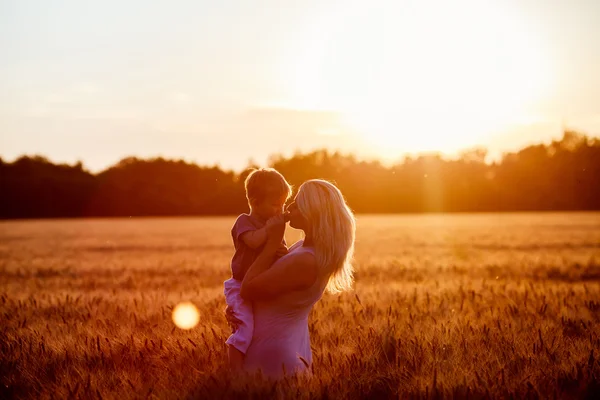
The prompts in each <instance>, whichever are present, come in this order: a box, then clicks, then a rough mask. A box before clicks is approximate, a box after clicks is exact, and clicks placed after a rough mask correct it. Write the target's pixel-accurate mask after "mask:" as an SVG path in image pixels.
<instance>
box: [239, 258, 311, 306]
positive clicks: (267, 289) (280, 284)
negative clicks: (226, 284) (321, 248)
mask: <svg viewBox="0 0 600 400" xmlns="http://www.w3.org/2000/svg"><path fill="white" fill-rule="evenodd" d="M265 250H267V249H266V248H265ZM265 250H263V252H262V253H261V255H260V256H258V258H257V259H256V261H254V263H253V264H252V266H251V267H250V269H249V270H248V272H246V276H245V277H244V280H243V281H242V288H241V293H240V294H241V296H242V298H243V299H244V300H248V301H254V300H268V299H272V298H275V297H278V296H281V295H283V294H286V293H289V292H291V291H293V290H301V289H306V288H309V287H310V286H311V285H312V284H313V283H315V280H316V279H317V262H316V259H315V257H314V255H312V254H310V253H298V254H292V255H290V256H288V257H285V258H282V259H280V260H278V261H277V262H276V263H275V264H273V266H272V267H271V268H269V265H270V261H271V260H272V258H273V253H272V250H270V251H269V252H267V251H265ZM263 255H264V257H263ZM252 269H254V271H253V272H254V273H253V274H252V275H250V276H249V273H250V271H251V270H252Z"/></svg>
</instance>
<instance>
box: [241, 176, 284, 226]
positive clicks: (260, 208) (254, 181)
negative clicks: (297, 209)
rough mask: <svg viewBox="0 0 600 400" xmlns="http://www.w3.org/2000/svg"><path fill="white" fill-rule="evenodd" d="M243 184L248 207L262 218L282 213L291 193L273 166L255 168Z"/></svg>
mask: <svg viewBox="0 0 600 400" xmlns="http://www.w3.org/2000/svg"><path fill="white" fill-rule="evenodd" d="M245 186H246V198H247V199H248V205H249V206H250V209H251V210H252V212H253V213H255V214H257V215H258V216H259V217H260V218H262V219H269V218H271V217H272V216H274V215H277V214H280V213H282V212H283V206H284V205H285V202H286V201H287V200H288V199H289V198H290V195H291V194H292V188H291V186H290V185H289V183H287V181H286V180H285V178H284V177H283V175H281V174H280V173H279V172H277V171H276V170H274V169H273V168H259V169H255V170H254V171H252V172H251V173H250V175H248V177H247V178H246V182H245Z"/></svg>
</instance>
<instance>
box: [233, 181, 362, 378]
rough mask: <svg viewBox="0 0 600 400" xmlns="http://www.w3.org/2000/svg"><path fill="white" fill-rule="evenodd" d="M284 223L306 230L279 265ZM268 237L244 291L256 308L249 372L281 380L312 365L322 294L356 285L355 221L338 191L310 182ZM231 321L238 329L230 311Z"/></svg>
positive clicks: (269, 227)
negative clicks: (311, 323)
mask: <svg viewBox="0 0 600 400" xmlns="http://www.w3.org/2000/svg"><path fill="white" fill-rule="evenodd" d="M285 219H289V222H290V226H292V227H293V228H296V229H301V230H303V231H304V240H301V241H299V242H297V243H296V244H294V245H293V246H292V247H291V248H290V250H289V253H288V254H287V255H285V256H283V257H282V258H280V259H278V260H277V261H275V262H274V259H275V254H276V252H277V249H278V248H279V246H280V244H281V240H282V238H283V234H284V231H285ZM267 235H268V239H267V243H266V244H265V246H264V248H263V250H262V251H261V253H260V254H259V256H258V257H257V258H256V260H255V261H254V263H253V264H252V265H251V266H250V268H249V269H248V271H247V272H246V275H245V277H244V279H243V281H242V286H241V296H242V298H244V299H245V300H247V301H251V302H252V304H253V307H254V333H253V336H252V341H251V343H250V346H249V348H248V351H247V353H246V359H245V361H244V370H245V371H248V372H256V371H259V370H260V371H262V373H263V375H265V376H267V377H272V378H277V377H280V376H282V375H284V374H292V373H297V372H301V371H303V370H305V369H306V368H307V366H309V365H310V364H311V362H312V353H311V349H310V337H309V333H308V315H309V313H310V311H311V309H312V307H313V305H314V304H315V303H316V302H317V301H319V299H320V298H321V296H322V294H323V292H324V291H325V290H327V291H329V292H331V293H337V292H341V291H344V290H348V289H350V288H351V286H352V282H353V278H352V265H351V263H350V262H351V259H352V254H353V250H354V237H355V220H354V215H353V214H352V211H350V209H349V208H348V206H347V205H346V202H345V201H344V197H343V196H342V193H341V192H340V190H339V189H338V188H337V187H335V186H334V185H333V184H331V183H329V182H327V181H323V180H310V181H307V182H305V183H304V184H302V185H301V186H300V188H299V190H298V194H297V195H296V198H295V199H294V202H293V203H292V204H290V205H289V206H288V208H287V212H286V215H285V217H284V216H279V217H276V218H273V219H271V221H270V222H269V223H268V224H267ZM273 262H274V263H273ZM227 319H228V321H229V322H230V323H231V324H232V326H233V327H234V329H235V326H236V319H235V316H234V315H233V313H232V312H231V310H228V311H227Z"/></svg>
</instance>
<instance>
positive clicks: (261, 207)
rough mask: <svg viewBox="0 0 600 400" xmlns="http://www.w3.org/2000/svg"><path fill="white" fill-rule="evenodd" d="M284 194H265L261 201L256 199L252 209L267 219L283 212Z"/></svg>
mask: <svg viewBox="0 0 600 400" xmlns="http://www.w3.org/2000/svg"><path fill="white" fill-rule="evenodd" d="M285 200H286V198H285V196H267V197H265V198H264V199H263V200H262V201H257V202H256V203H254V204H253V205H252V211H254V212H255V213H256V214H258V216H259V217H261V218H262V219H265V220H267V219H269V218H271V217H274V216H275V215H279V214H282V213H283V206H284V205H285Z"/></svg>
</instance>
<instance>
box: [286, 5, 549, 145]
mask: <svg viewBox="0 0 600 400" xmlns="http://www.w3.org/2000/svg"><path fill="white" fill-rule="evenodd" d="M375 2H376V3H378V4H377V6H373V5H372V4H370V3H369V4H370V5H369V6H368V7H367V6H365V5H364V3H361V4H360V5H356V6H345V8H344V9H343V10H331V12H330V13H328V14H327V15H324V16H322V18H321V19H320V20H318V21H313V24H312V25H311V27H310V28H309V29H307V32H304V33H303V34H304V36H303V37H301V38H298V41H299V43H300V44H299V48H300V50H299V51H297V54H296V55H295V56H293V57H291V58H290V61H289V64H288V65H287V68H288V69H289V71H291V72H290V73H291V78H290V79H288V82H291V83H290V85H291V87H290V90H289V92H290V93H291V99H292V100H290V101H289V103H292V104H295V106H296V107H298V108H303V109H328V110H336V111H338V112H340V113H341V114H342V116H343V121H344V123H345V126H346V127H347V128H348V129H349V130H352V131H354V132H358V133H360V134H361V135H363V137H365V138H366V139H367V140H368V141H369V142H370V143H372V144H373V145H375V146H377V147H379V148H380V151H381V153H382V155H383V156H385V155H389V154H386V153H398V152H399V151H402V152H405V151H408V152H415V151H434V150H435V151H443V152H446V153H449V152H455V151H457V150H459V149H462V148H465V147H469V146H473V145H477V144H479V143H480V142H481V141H482V139H485V137H486V136H489V135H491V134H494V133H499V132H501V131H502V130H505V129H506V128H508V127H509V126H511V125H513V124H515V123H517V121H519V120H523V119H526V118H527V117H529V113H530V112H531V111H530V110H531V107H532V106H534V105H535V103H536V102H537V101H539V100H540V99H541V98H542V97H543V95H544V91H545V90H547V89H548V82H549V70H548V65H546V62H545V57H544V54H543V49H542V48H541V46H540V44H539V43H538V42H537V40H536V38H535V37H534V36H533V35H532V34H531V32H530V30H528V29H527V26H526V24H525V23H524V22H523V21H522V20H521V19H520V18H519V15H518V14H517V13H516V12H514V10H511V9H507V8H502V7H500V6H501V5H502V3H501V4H500V5H492V4H490V3H489V2H485V1H474V0H461V1H457V2H447V1H438V2H432V1H421V2H400V1H393V2H391V1H379V2H377V0H375ZM379 3H381V4H379ZM345 4H346V3H345Z"/></svg>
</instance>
